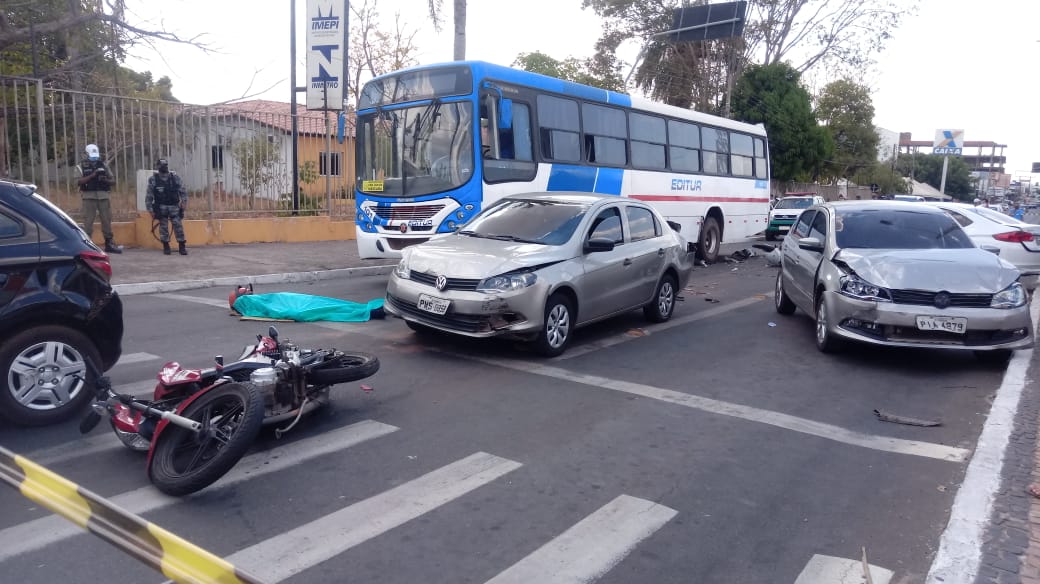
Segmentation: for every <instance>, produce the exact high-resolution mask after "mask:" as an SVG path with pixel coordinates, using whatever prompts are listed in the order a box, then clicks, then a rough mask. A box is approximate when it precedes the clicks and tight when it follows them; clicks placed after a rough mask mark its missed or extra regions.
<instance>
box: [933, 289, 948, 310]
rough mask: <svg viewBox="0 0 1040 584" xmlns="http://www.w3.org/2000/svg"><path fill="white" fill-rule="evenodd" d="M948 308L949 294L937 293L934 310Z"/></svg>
mask: <svg viewBox="0 0 1040 584" xmlns="http://www.w3.org/2000/svg"><path fill="white" fill-rule="evenodd" d="M949 306H950V293H949V292H939V293H938V294H936V295H935V307H936V308H947V307H949Z"/></svg>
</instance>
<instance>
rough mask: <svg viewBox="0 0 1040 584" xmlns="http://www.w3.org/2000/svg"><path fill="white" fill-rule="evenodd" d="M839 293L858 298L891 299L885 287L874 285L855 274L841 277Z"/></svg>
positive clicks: (880, 300) (881, 300)
mask: <svg viewBox="0 0 1040 584" xmlns="http://www.w3.org/2000/svg"><path fill="white" fill-rule="evenodd" d="M841 293H842V294H844V295H846V296H851V297H853V298H858V299H860V300H874V301H877V302H891V301H892V297H891V296H890V295H889V293H888V290H887V289H885V288H882V287H880V286H875V285H873V284H871V283H870V282H867V281H866V280H864V279H862V278H860V277H859V276H857V275H855V274H848V275H845V276H842V277H841Z"/></svg>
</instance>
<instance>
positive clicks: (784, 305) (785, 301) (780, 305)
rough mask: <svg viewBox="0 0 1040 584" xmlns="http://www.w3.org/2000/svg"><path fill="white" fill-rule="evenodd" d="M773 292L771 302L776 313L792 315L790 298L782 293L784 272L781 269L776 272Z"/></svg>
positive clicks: (792, 309) (793, 309)
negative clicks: (774, 306)
mask: <svg viewBox="0 0 1040 584" xmlns="http://www.w3.org/2000/svg"><path fill="white" fill-rule="evenodd" d="M774 288H775V289H774V291H773V302H774V304H775V305H776V311H777V312H779V313H780V314H794V311H795V308H796V307H795V305H794V302H791V297H790V296H788V295H787V292H785V291H784V270H783V268H781V269H780V270H778V271H777V272H776V286H775V287H774Z"/></svg>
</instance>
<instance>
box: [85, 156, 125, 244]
mask: <svg viewBox="0 0 1040 584" xmlns="http://www.w3.org/2000/svg"><path fill="white" fill-rule="evenodd" d="M85 150H86V154H87V158H86V159H84V160H83V161H81V162H80V163H79V166H77V167H76V169H77V170H79V179H78V180H77V183H78V184H79V190H80V195H81V197H82V201H83V207H82V209H83V230H84V231H86V232H87V237H92V236H93V235H94V218H95V217H97V216H100V217H101V233H102V235H104V236H105V251H107V252H108V253H123V247H122V246H119V245H116V244H115V243H113V242H112V205H111V202H110V200H109V198H110V196H111V194H110V191H111V190H112V185H113V184H115V182H116V181H115V178H114V177H113V176H112V173H110V172H109V171H108V168H107V167H106V166H105V162H104V161H103V160H101V151H100V150H99V149H98V147H97V144H87V147H86V149H85Z"/></svg>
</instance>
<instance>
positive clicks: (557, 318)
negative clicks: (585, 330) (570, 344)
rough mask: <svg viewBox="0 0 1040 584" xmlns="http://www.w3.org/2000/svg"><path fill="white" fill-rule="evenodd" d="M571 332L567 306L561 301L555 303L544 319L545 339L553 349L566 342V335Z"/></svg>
mask: <svg viewBox="0 0 1040 584" xmlns="http://www.w3.org/2000/svg"><path fill="white" fill-rule="evenodd" d="M570 332H571V315H570V312H568V310H567V306H566V305H565V304H563V303H560V304H557V305H556V306H553V307H552V310H550V311H549V314H548V316H547V317H546V319H545V340H546V342H547V343H548V345H549V346H550V347H552V348H553V349H559V348H560V347H561V346H563V344H564V343H566V342H567V335H569V334H570Z"/></svg>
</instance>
